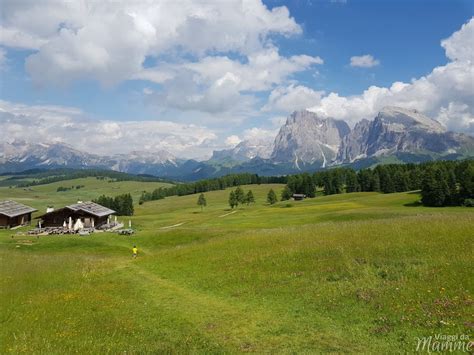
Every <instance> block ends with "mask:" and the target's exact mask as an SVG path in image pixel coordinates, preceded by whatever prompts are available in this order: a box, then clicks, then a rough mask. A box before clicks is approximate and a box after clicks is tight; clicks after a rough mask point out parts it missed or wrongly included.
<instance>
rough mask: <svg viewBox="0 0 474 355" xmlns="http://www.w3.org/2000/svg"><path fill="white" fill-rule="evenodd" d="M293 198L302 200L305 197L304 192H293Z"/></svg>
mask: <svg viewBox="0 0 474 355" xmlns="http://www.w3.org/2000/svg"><path fill="white" fill-rule="evenodd" d="M292 197H293V200H295V201H303V200H304V199H305V198H306V195H305V194H293V196H292Z"/></svg>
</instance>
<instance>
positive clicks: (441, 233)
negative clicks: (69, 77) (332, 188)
mask: <svg viewBox="0 0 474 355" xmlns="http://www.w3.org/2000/svg"><path fill="white" fill-rule="evenodd" d="M65 184H67V185H71V186H72V185H85V187H84V188H81V189H79V190H72V191H67V192H56V189H57V187H58V186H66V185H65ZM158 184H159V183H144V182H113V183H109V182H107V181H101V180H97V179H95V178H88V179H80V180H72V181H70V182H67V183H66V182H59V183H55V184H50V185H42V186H35V187H33V188H32V190H31V191H30V190H28V189H26V190H23V189H8V188H0V199H5V198H9V199H15V200H17V201H20V202H25V203H27V204H30V205H32V206H35V207H37V208H39V209H41V210H42V211H43V210H44V209H45V207H46V206H47V205H50V204H53V205H55V206H58V205H63V204H65V203H69V202H75V201H76V200H77V199H82V200H87V199H91V198H94V197H96V195H99V194H102V193H105V194H108V195H114V194H120V193H124V192H131V193H132V195H133V196H134V198H135V200H137V197H138V196H139V195H140V193H141V191H142V190H150V189H153V188H156V187H158V186H159V185H158ZM282 187H283V186H282V185H252V186H244V187H243V188H244V190H245V191H247V190H248V189H252V190H253V192H254V194H255V197H256V203H255V204H254V205H251V206H244V207H242V208H238V209H237V210H234V211H231V210H229V208H228V205H227V197H228V193H229V190H227V191H215V192H209V193H206V198H207V202H208V207H206V208H205V209H204V211H203V212H201V211H200V209H199V207H198V206H197V205H196V202H197V195H190V196H183V197H170V198H166V199H165V200H159V201H153V202H147V203H145V204H143V205H140V206H138V205H137V206H136V209H135V210H136V211H135V212H136V216H134V217H133V218H132V220H133V224H134V227H135V228H136V229H137V234H136V235H135V236H133V237H125V236H118V235H115V234H108V233H102V234H95V235H93V236H88V237H79V236H49V237H41V238H40V239H36V238H31V237H27V236H15V237H14V238H11V236H12V234H14V232H12V231H0V280H1V285H0V319H1V323H2V328H1V330H0V352H2V353H5V352H27V353H34V352H37V353H39V352H42V353H70V352H79V353H118V352H125V351H126V352H127V353H149V352H155V353H161V352H178V353H179V352H202V353H208V352H230V353H236V352H264V351H265V352H303V351H310V352H328V351H335V352H359V353H360V352H377V353H392V352H400V351H402V352H405V351H408V352H412V351H414V350H415V347H416V337H420V336H429V335H434V334H438V333H440V334H468V335H471V339H472V335H473V332H472V314H473V310H474V309H473V300H472V291H473V286H474V285H473V278H472V272H471V267H472V262H473V257H472V251H473V237H472V226H473V225H474V224H473V222H474V216H473V214H472V210H470V209H468V208H461V207H452V208H426V207H420V206H417V204H416V201H417V200H418V199H419V196H418V194H417V193H398V194H389V195H383V194H377V193H353V194H343V195H334V196H325V197H322V196H318V197H316V198H315V199H310V200H305V201H301V202H280V203H277V204H276V205H274V206H268V205H266V203H265V196H266V193H267V192H268V190H269V189H270V188H273V189H275V190H276V191H277V193H279V192H280V191H281V189H282ZM133 244H136V245H137V246H138V248H139V257H138V258H137V259H136V260H133V259H132V258H131V247H132V245H133Z"/></svg>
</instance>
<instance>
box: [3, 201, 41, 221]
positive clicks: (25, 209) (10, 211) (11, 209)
mask: <svg viewBox="0 0 474 355" xmlns="http://www.w3.org/2000/svg"><path fill="white" fill-rule="evenodd" d="M36 211H38V210H37V209H34V208H32V207H29V206H25V205H23V204H21V203H18V202H15V201H0V214H3V215H5V216H7V217H10V218H13V217H17V216H21V215H23V214H27V213H32V212H36Z"/></svg>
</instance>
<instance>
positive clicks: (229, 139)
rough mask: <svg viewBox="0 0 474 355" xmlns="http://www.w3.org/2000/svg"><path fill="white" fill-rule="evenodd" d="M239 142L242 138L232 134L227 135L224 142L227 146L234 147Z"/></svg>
mask: <svg viewBox="0 0 474 355" xmlns="http://www.w3.org/2000/svg"><path fill="white" fill-rule="evenodd" d="M240 142H242V140H241V139H240V138H239V136H236V135H232V136H229V137H227V138H226V139H225V142H224V143H225V145H227V146H229V147H235V146H236V145H237V144H239V143H240Z"/></svg>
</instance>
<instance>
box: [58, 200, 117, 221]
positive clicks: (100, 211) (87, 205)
mask: <svg viewBox="0 0 474 355" xmlns="http://www.w3.org/2000/svg"><path fill="white" fill-rule="evenodd" d="M66 208H68V209H70V210H73V211H83V212H87V213H90V214H92V215H94V216H96V217H105V216H109V215H111V214H114V213H115V211H114V210H111V209H110V208H107V207H104V206H101V205H99V204H98V203H95V202H90V201H89V202H81V203H76V204H74V205H69V206H66Z"/></svg>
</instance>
